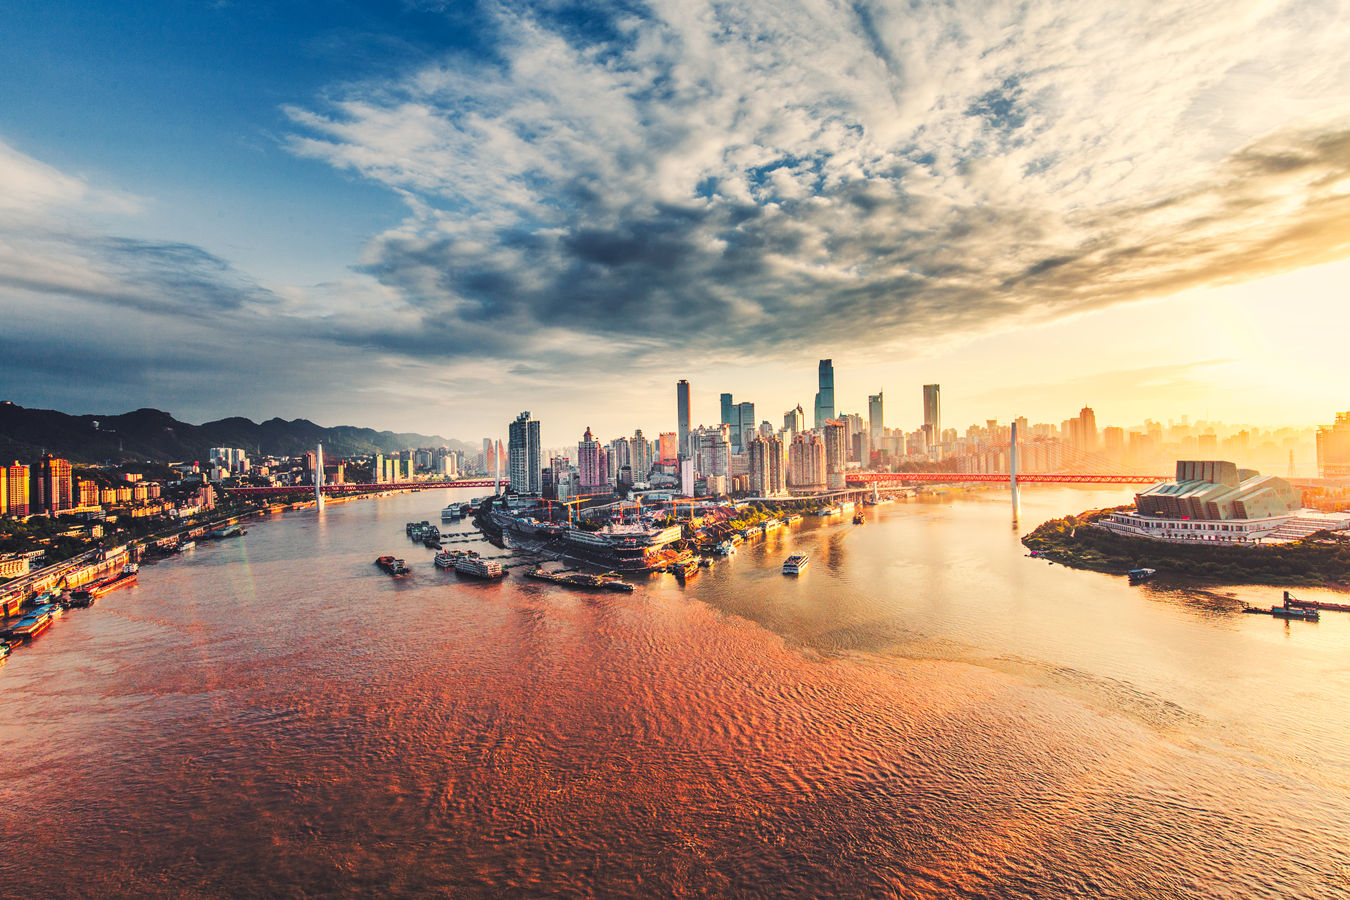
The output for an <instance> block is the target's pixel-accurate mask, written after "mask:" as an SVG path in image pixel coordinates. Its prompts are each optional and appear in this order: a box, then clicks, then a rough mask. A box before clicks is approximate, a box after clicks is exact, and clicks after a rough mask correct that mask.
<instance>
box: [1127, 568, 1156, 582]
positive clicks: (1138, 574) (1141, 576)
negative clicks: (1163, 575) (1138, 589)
mask: <svg viewBox="0 0 1350 900" xmlns="http://www.w3.org/2000/svg"><path fill="white" fill-rule="evenodd" d="M1157 574H1158V570H1157V569H1131V570H1130V571H1129V572H1127V573H1126V577H1128V578H1129V579H1130V584H1143V583H1144V582H1145V581H1149V580H1151V579H1152V578H1153V576H1155V575H1157Z"/></svg>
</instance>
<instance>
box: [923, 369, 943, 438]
mask: <svg viewBox="0 0 1350 900" xmlns="http://www.w3.org/2000/svg"><path fill="white" fill-rule="evenodd" d="M940 392H941V389H940V386H939V385H936V384H925V385H924V386H923V430H924V431H925V432H926V433H927V435H926V436H927V438H928V443H930V444H936V443H938V442H939V441H941V440H942V403H941V398H940Z"/></svg>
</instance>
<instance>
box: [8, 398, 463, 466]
mask: <svg viewBox="0 0 1350 900" xmlns="http://www.w3.org/2000/svg"><path fill="white" fill-rule="evenodd" d="M320 441H322V442H323V446H324V451H325V453H327V454H329V455H330V456H334V457H342V456H358V455H361V454H365V453H391V452H393V451H396V450H404V449H407V448H409V447H442V446H444V447H451V448H454V449H456V450H464V451H465V452H475V453H476V452H477V450H478V448H477V447H476V446H472V445H469V444H466V443H465V442H463V441H457V440H451V439H447V438H443V437H440V436H439V435H425V434H397V433H395V432H392V431H375V430H374V429H371V428H358V427H355V426H351V425H339V426H336V427H333V428H325V427H323V426H321V425H316V424H315V423H313V422H310V421H308V420H306V419H293V420H291V421H289V422H288V421H286V420H284V419H268V420H267V421H266V422H262V423H257V422H254V421H252V420H250V419H245V418H240V417H237V416H236V417H231V418H228V419H220V420H218V421H215V422H206V423H203V424H201V425H192V424H189V423H187V422H180V421H178V420H177V419H175V418H174V417H173V416H171V415H169V414H168V413H166V412H162V411H160V410H157V409H138V410H135V411H134V412H129V413H123V414H121V415H107V416H72V415H67V414H66V413H62V412H57V411H56V410H50V409H27V408H25V407H22V406H17V405H15V404H11V403H4V404H0V461H4V462H8V461H10V460H15V459H18V460H24V461H30V462H31V461H35V460H36V459H37V458H38V457H39V456H40V455H41V454H42V453H52V454H54V455H56V456H62V457H65V458H66V459H69V460H71V461H73V462H78V463H102V462H124V461H127V460H152V461H155V462H170V461H177V460H204V459H205V458H206V451H207V450H208V449H209V448H211V447H242V448H243V449H245V450H247V451H248V452H249V454H250V455H255V456H256V455H274V456H291V455H296V454H300V453H306V452H308V451H310V450H313V449H314V445H315V444H317V443H318V442H320Z"/></svg>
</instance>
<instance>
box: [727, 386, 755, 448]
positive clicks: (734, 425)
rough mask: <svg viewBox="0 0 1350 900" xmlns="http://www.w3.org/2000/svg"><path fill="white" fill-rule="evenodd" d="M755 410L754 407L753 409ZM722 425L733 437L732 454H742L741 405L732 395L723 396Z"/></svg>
mask: <svg viewBox="0 0 1350 900" xmlns="http://www.w3.org/2000/svg"><path fill="white" fill-rule="evenodd" d="M752 408H753V407H752ZM722 424H723V425H725V426H727V433H728V434H729V435H730V436H731V452H732V453H740V452H741V405H740V404H738V403H736V401H735V400H733V399H732V397H731V395H730V394H723V395H722Z"/></svg>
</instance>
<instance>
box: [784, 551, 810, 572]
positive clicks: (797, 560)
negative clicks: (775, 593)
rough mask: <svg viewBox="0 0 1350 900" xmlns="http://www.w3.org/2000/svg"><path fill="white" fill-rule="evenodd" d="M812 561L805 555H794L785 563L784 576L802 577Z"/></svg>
mask: <svg viewBox="0 0 1350 900" xmlns="http://www.w3.org/2000/svg"><path fill="white" fill-rule="evenodd" d="M810 562H811V560H810V558H809V557H808V556H807V555H806V554H805V553H794V554H792V555H791V556H789V557H788V558H787V559H785V560H784V561H783V574H784V575H800V574H801V573H802V570H804V569H805V568H806V567H807V566H808V565H809V564H810Z"/></svg>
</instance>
